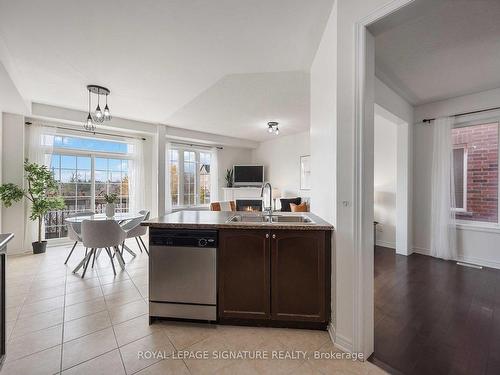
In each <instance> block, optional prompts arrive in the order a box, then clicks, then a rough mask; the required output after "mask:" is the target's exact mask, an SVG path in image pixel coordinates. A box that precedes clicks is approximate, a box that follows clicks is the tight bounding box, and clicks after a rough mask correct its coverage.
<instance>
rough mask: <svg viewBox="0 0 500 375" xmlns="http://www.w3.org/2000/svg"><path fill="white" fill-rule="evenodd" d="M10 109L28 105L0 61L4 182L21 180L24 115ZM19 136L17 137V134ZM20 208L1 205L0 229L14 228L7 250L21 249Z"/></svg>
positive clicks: (0, 140) (0, 167)
mask: <svg viewBox="0 0 500 375" xmlns="http://www.w3.org/2000/svg"><path fill="white" fill-rule="evenodd" d="M10 113H19V114H22V115H24V114H27V113H28V107H27V105H26V103H25V101H24V99H23V98H22V96H21V95H20V94H19V91H18V90H17V88H16V86H15V85H14V83H13V82H12V80H11V78H10V76H9V74H8V73H7V71H6V70H5V67H4V66H3V64H2V63H1V62H0V184H2V183H4V182H16V183H22V182H23V178H22V171H23V170H22V163H23V156H22V155H23V153H24V144H23V138H22V132H23V129H24V117H23V116H15V115H11V114H10ZM18 127H19V128H18ZM20 136H21V138H20V139H19V138H16V137H20ZM12 137H14V138H12ZM19 157H20V158H19ZM16 163H17V164H19V163H20V164H19V165H20V168H21V169H20V170H17V169H16V168H15V165H16ZM19 172H20V173H21V174H19ZM0 204H1V203H0ZM23 212H24V205H23V204H22V203H19V204H15V205H13V206H12V207H11V208H8V209H7V208H4V207H2V209H1V213H2V214H1V215H0V232H2V233H6V232H13V233H14V235H15V237H14V240H12V242H11V243H10V244H9V246H8V251H9V253H12V252H17V251H21V250H22V247H23V237H24V224H23V222H19V217H20V215H24V214H23ZM19 225H21V227H20V226H19ZM21 228H22V229H21Z"/></svg>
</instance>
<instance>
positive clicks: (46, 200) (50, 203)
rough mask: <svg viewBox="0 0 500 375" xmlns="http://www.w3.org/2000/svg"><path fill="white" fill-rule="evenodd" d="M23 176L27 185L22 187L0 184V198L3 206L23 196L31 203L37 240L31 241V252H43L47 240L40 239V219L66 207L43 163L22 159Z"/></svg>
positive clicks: (9, 204) (50, 173) (52, 177)
mask: <svg viewBox="0 0 500 375" xmlns="http://www.w3.org/2000/svg"><path fill="white" fill-rule="evenodd" d="M24 178H25V180H26V183H27V187H26V188H23V187H20V186H18V185H16V184H13V183H7V184H3V185H1V186H0V200H1V201H2V202H3V204H4V205H5V207H10V206H11V205H12V203H14V202H18V201H20V200H21V199H23V198H26V199H28V201H29V202H30V203H31V214H30V219H31V220H33V221H35V220H38V241H36V242H33V243H32V246H33V253H34V254H40V253H44V252H45V250H46V248H47V241H42V220H43V217H44V216H45V214H46V213H48V212H49V211H54V210H61V209H63V208H65V207H66V205H65V204H64V201H63V199H62V198H61V197H60V196H58V195H57V193H58V188H57V182H56V181H55V180H54V176H53V175H52V172H50V171H49V170H48V168H47V167H46V166H45V165H39V164H37V163H30V162H29V161H28V159H26V160H25V161H24Z"/></svg>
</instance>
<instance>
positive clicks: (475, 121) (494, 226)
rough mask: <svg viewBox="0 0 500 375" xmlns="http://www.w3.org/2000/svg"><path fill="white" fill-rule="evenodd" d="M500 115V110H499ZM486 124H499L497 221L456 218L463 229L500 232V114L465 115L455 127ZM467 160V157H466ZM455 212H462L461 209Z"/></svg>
mask: <svg viewBox="0 0 500 375" xmlns="http://www.w3.org/2000/svg"><path fill="white" fill-rule="evenodd" d="M497 113H498V114H499V115H500V112H497ZM486 124H496V125H497V132H498V133H497V134H498V135H497V137H498V142H497V143H498V144H497V158H498V161H499V163H497V221H496V222H494V221H479V220H463V219H456V223H457V225H458V227H459V228H463V229H474V228H475V229H476V230H482V229H484V230H488V231H495V232H498V233H500V120H499V118H498V116H492V114H489V115H486V114H479V115H465V116H463V121H459V122H457V123H455V124H454V126H453V129H456V128H466V127H469V126H479V125H486ZM464 160H465V158H464ZM452 210H453V211H454V212H457V213H462V212H461V211H455V210H454V209H452ZM466 212H467V211H465V213H466Z"/></svg>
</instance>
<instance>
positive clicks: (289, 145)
mask: <svg viewBox="0 0 500 375" xmlns="http://www.w3.org/2000/svg"><path fill="white" fill-rule="evenodd" d="M270 137H271V140H269V141H266V142H262V143H261V144H260V145H259V147H257V148H256V149H254V150H253V151H252V161H253V163H254V164H262V165H264V167H265V168H264V172H265V179H266V181H269V182H270V183H271V185H272V187H273V188H278V189H279V190H280V191H281V195H282V197H302V198H309V197H310V196H311V190H300V157H301V156H304V155H309V154H310V147H309V132H308V131H307V132H301V133H296V134H292V135H288V136H284V137H283V136H278V137H276V136H274V135H270ZM278 206H279V204H278Z"/></svg>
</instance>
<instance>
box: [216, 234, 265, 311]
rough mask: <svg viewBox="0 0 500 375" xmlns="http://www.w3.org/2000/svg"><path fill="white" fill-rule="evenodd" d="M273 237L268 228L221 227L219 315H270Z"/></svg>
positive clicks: (218, 266)
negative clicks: (223, 228)
mask: <svg viewBox="0 0 500 375" xmlns="http://www.w3.org/2000/svg"><path fill="white" fill-rule="evenodd" d="M269 237H270V233H269V231H268V230H238V229H235V230H232V229H229V230H221V231H219V253H218V256H217V268H218V275H219V278H218V283H219V284H218V290H219V296H218V300H219V301H218V310H219V317H221V318H237V319H269V317H270V288H269V285H270V242H269Z"/></svg>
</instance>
